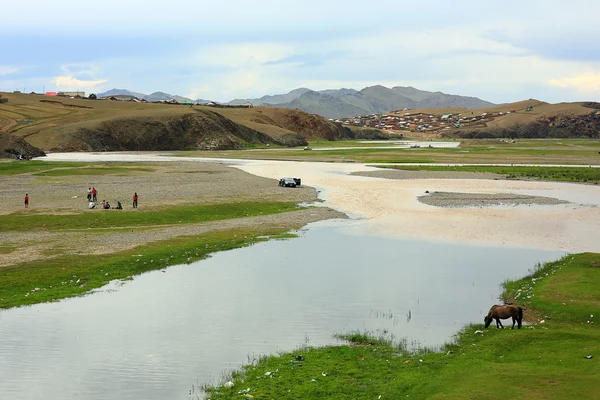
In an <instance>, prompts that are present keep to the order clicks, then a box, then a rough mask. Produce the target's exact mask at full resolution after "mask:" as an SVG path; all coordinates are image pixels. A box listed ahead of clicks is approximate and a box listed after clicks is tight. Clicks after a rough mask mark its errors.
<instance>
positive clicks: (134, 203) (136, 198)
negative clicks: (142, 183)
mask: <svg viewBox="0 0 600 400" xmlns="http://www.w3.org/2000/svg"><path fill="white" fill-rule="evenodd" d="M137 202H138V195H137V192H135V193H134V194H133V208H137Z"/></svg>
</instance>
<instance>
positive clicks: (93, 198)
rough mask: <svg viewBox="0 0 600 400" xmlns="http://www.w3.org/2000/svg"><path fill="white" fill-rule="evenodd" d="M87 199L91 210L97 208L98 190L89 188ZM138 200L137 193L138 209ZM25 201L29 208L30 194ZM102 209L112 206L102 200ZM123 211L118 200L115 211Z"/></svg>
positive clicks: (26, 194) (135, 198)
mask: <svg viewBox="0 0 600 400" xmlns="http://www.w3.org/2000/svg"><path fill="white" fill-rule="evenodd" d="M87 199H88V201H89V202H90V203H89V205H88V207H89V208H90V209H92V208H96V202H97V201H98V191H97V190H96V188H94V187H91V188H88V191H87ZM138 199H139V197H138V194H137V192H135V193H134V194H133V208H138ZM24 200H25V208H29V193H25V199H24ZM101 208H103V209H105V210H108V209H110V208H111V205H110V203H109V202H108V201H106V200H102V204H101ZM122 209H123V204H121V202H120V201H118V200H117V206H116V207H115V210H122Z"/></svg>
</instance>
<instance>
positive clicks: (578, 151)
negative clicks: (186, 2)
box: [177, 139, 600, 165]
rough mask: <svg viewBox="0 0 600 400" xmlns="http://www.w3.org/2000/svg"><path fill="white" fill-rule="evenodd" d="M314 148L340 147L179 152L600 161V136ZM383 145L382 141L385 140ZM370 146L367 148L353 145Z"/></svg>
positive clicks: (382, 159) (373, 159)
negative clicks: (442, 145)
mask: <svg viewBox="0 0 600 400" xmlns="http://www.w3.org/2000/svg"><path fill="white" fill-rule="evenodd" d="M309 145H310V146H311V147H314V148H324V147H343V148H344V149H339V150H313V151H305V150H302V149H297V150H295V149H294V150H289V149H281V150H280V149H274V150H266V149H255V150H252V151H214V152H213V151H211V152H206V151H191V152H179V153H177V154H178V155H181V156H199V157H224V158H246V159H252V158H258V159H275V160H295V161H330V162H362V163H467V164H470V163H472V164H494V163H497V164H558V165H575V164H576V165H581V164H583V165H600V154H599V152H600V140H594V139H548V140H522V141H517V142H515V143H508V142H504V141H500V140H495V139H480V140H461V141H460V146H459V147H456V148H428V147H426V142H425V144H424V145H422V146H421V147H420V148H417V149H381V148H379V149H378V148H377V146H382V144H365V143H362V141H335V142H328V141H315V142H309ZM384 145H385V144H384ZM364 146H369V147H373V148H369V149H356V148H354V147H364Z"/></svg>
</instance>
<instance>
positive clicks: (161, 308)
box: [0, 221, 562, 400]
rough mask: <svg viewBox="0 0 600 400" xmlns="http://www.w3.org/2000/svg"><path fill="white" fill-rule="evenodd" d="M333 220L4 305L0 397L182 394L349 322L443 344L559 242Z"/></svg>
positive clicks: (318, 340) (327, 336) (324, 339)
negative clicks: (71, 293) (463, 237)
mask: <svg viewBox="0 0 600 400" xmlns="http://www.w3.org/2000/svg"><path fill="white" fill-rule="evenodd" d="M336 224H339V223H334V222H331V221H329V222H326V223H320V224H316V225H314V226H313V227H311V228H310V229H309V230H307V231H305V232H304V233H303V234H302V237H300V238H298V239H293V240H287V241H271V242H268V243H260V244H257V245H254V246H252V247H249V248H244V249H238V250H234V251H229V252H224V253H218V254H215V255H214V256H213V257H212V258H210V259H207V260H203V261H200V262H197V263H194V264H190V265H183V266H177V267H173V268H169V269H167V270H166V272H165V273H163V272H161V271H155V272H151V273H147V274H144V275H142V276H139V277H136V278H135V279H134V281H132V282H127V283H125V284H123V285H122V286H120V287H117V288H116V289H115V290H105V291H101V292H99V293H96V294H94V295H90V296H86V297H83V298H76V299H70V300H66V301H61V302H58V303H51V304H41V305H36V306H32V307H25V308H19V309H14V310H8V311H4V312H1V313H0V337H2V341H0V354H2V357H1V358H0V376H2V379H1V380H0V397H1V398H7V399H9V398H10V399H28V400H30V399H46V398H56V399H80V398H85V399H106V398H112V399H136V400H137V399H142V398H143V399H171V398H185V396H186V394H187V390H188V389H189V388H190V387H191V385H192V384H195V383H200V384H202V383H204V382H208V381H213V382H214V381H216V380H217V379H218V378H219V377H220V374H221V371H223V370H226V369H230V368H235V367H237V366H239V365H240V363H242V362H245V361H246V357H247V355H256V354H262V353H273V352H276V351H279V350H292V349H294V348H295V347H296V346H298V345H301V344H303V343H304V342H305V339H306V338H307V337H308V339H309V342H310V344H312V345H321V344H329V343H334V340H333V338H332V334H334V333H339V332H346V331H351V330H364V329H368V330H384V329H385V330H388V331H390V332H391V333H393V334H394V335H395V336H396V337H397V338H402V337H406V338H407V339H408V340H409V341H412V340H418V341H419V342H420V343H421V344H423V345H436V344H440V343H443V342H444V341H447V340H449V338H450V337H451V335H452V334H453V333H455V332H456V331H458V330H459V329H460V328H461V327H462V326H464V324H466V323H469V322H476V323H479V322H481V321H482V320H483V314H484V313H485V312H487V310H488V309H489V307H490V306H491V305H492V304H493V303H495V302H496V299H497V296H498V294H499V292H500V287H499V283H500V282H502V281H503V280H505V279H510V278H517V277H520V276H522V275H524V274H525V273H526V272H527V271H528V269H529V268H531V267H533V266H534V264H535V263H536V262H538V261H547V260H552V259H556V258H558V257H560V256H561V255H562V253H561V252H548V251H539V250H528V249H513V248H502V247H473V246H463V245H451V244H440V243H435V244H434V243H428V242H424V241H407V240H397V239H383V238H374V237H361V236H352V235H345V234H343V233H341V231H340V230H339V228H337V227H336ZM341 224H342V225H343V224H344V223H341ZM142 258H143V257H142ZM448 310H450V312H447V311H448ZM409 313H410V319H409V318H408V314H409Z"/></svg>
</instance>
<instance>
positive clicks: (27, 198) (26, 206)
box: [25, 193, 29, 208]
mask: <svg viewBox="0 0 600 400" xmlns="http://www.w3.org/2000/svg"><path fill="white" fill-rule="evenodd" d="M25 208H29V194H27V193H25Z"/></svg>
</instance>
